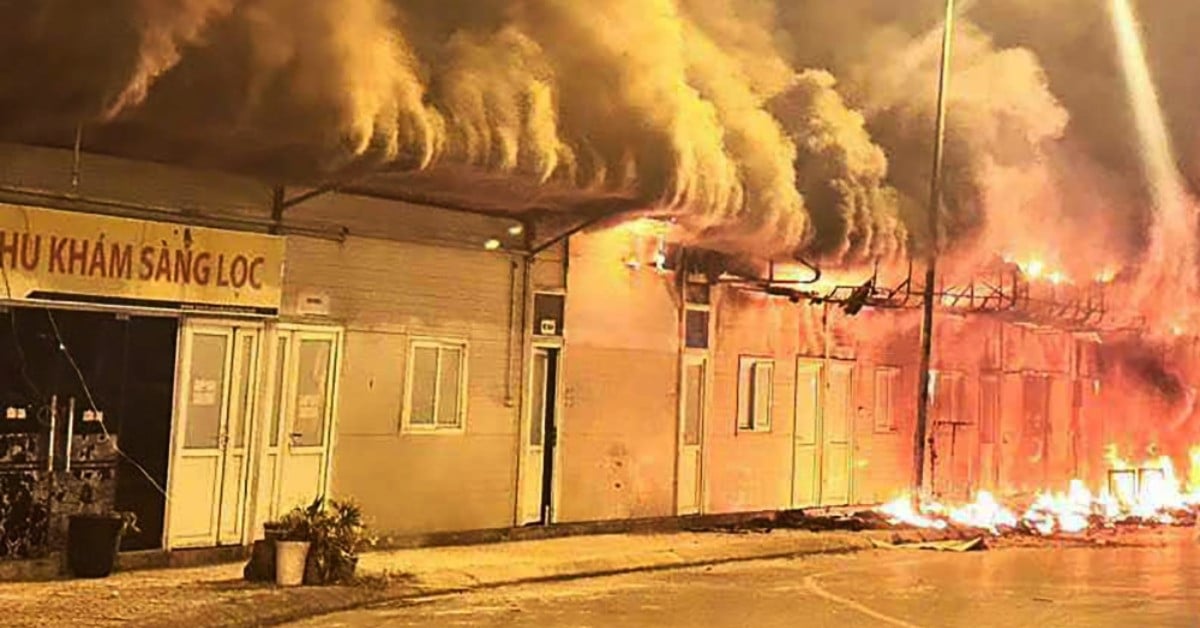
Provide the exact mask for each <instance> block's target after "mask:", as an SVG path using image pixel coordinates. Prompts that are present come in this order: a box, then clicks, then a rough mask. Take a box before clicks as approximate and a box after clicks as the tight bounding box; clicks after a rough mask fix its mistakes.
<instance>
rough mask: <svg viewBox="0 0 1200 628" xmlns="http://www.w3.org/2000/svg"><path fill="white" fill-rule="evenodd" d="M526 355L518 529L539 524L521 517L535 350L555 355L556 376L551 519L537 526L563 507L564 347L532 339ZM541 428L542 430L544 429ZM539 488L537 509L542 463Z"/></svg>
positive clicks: (553, 517)
mask: <svg viewBox="0 0 1200 628" xmlns="http://www.w3.org/2000/svg"><path fill="white" fill-rule="evenodd" d="M527 346H528V349H527V350H526V353H525V360H524V362H525V368H524V369H523V370H524V373H523V374H522V376H521V379H522V381H523V382H524V383H523V385H522V386H521V390H522V394H521V411H520V412H521V415H520V416H521V422H520V426H521V427H520V429H518V430H517V438H518V439H519V440H518V442H517V452H518V455H517V492H516V499H515V500H513V501H514V503H515V504H516V509H515V513H514V518H513V520H514V523H515V524H516V525H517V526H518V527H520V526H524V525H539V522H537V521H531V522H526V521H525V517H524V514H525V512H526V511H527V510H528V509H527V508H526V506H528V504H527V503H526V502H525V485H526V484H527V483H528V482H529V481H530V478H529V465H528V464H527V462H526V460H527V458H528V456H529V437H530V435H531V434H532V432H533V356H534V353H536V352H537V351H539V350H540V351H547V350H549V351H555V352H556V353H555V355H556V356H557V361H558V364H557V368H556V377H555V378H554V379H555V381H554V392H555V395H554V424H555V432H556V434H555V438H556V442H555V446H554V458H553V459H552V460H551V476H550V481H551V482H550V483H551V487H550V516H549V517H548V520H546V521H542V522H541V523H540V525H551V524H553V523H555V522H556V521H557V520H558V510H559V507H561V506H562V495H561V490H562V439H561V435H562V426H563V414H564V413H563V407H564V404H563V390H564V387H563V379H564V377H563V372H564V368H563V367H564V365H565V364H566V360H565V355H566V344H565V343H564V342H563V341H562V340H561V339H551V338H550V337H545V338H537V339H534V340H532V341H531V342H530V343H529V344H528V345H527ZM543 429H544V427H543ZM546 438H547V435H546V434H545V433H543V434H542V447H543V452H542V455H543V460H544V456H545V446H546ZM542 482H543V484H542V486H541V489H542V490H541V491H538V493H537V495H538V497H537V499H538V509H539V510H540V509H541V508H542V507H543V506H544V504H542V502H541V499H542V494H543V491H545V489H546V487H545V485H544V482H545V463H544V462H543V467H542Z"/></svg>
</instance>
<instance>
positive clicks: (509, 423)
mask: <svg viewBox="0 0 1200 628" xmlns="http://www.w3.org/2000/svg"><path fill="white" fill-rule="evenodd" d="M331 199H332V200H333V201H336V200H338V199H342V200H341V202H342V203H343V205H344V206H343V208H342V209H343V213H342V214H338V215H341V216H345V218H346V219H347V220H348V221H351V222H352V221H354V220H356V219H357V218H356V216H361V214H358V212H362V211H366V212H379V211H384V210H385V209H386V208H384V207H380V206H378V205H377V203H376V202H373V201H365V200H361V199H353V198H347V197H341V196H335V197H331ZM328 202H331V201H326V203H328ZM317 208H318V209H319V210H321V211H331V210H329V208H328V206H317ZM423 211H424V212H425V214H433V213H436V214H438V215H439V219H440V220H441V221H443V224H446V225H447V230H446V232H445V233H458V234H460V236H461V240H462V242H461V243H460V246H449V245H445V244H438V245H426V244H416V243H409V242H399V241H392V240H384V239H375V238H364V237H356V236H353V235H351V236H350V237H348V238H347V239H346V241H345V242H344V243H338V242H331V241H325V240H317V239H311V238H303V237H289V238H288V240H287V260H288V262H287V269H286V278H285V294H284V316H285V318H289V319H293V318H299V319H301V320H308V321H311V322H322V321H328V322H332V323H336V324H340V325H344V326H345V329H346V335H345V351H344V359H343V366H342V377H341V391H340V392H341V397H340V398H341V405H340V408H339V412H338V415H339V423H338V427H337V437H336V448H335V451H334V457H333V468H332V491H333V492H334V493H335V494H337V495H342V496H348V497H353V498H355V499H357V500H359V501H360V502H361V503H362V505H363V507H364V510H365V511H366V513H367V514H368V515H369V516H370V517H372V518H373V519H374V521H375V525H376V526H377V527H378V528H379V529H380V530H383V531H385V532H395V533H413V532H433V531H446V530H464V529H480V528H498V527H505V526H509V525H512V523H513V517H514V503H515V488H516V438H517V425H518V423H517V416H518V405H517V404H516V403H515V402H514V400H513V399H512V398H511V397H512V396H515V395H518V394H519V392H518V391H517V390H516V389H515V388H514V386H515V382H516V381H517V380H516V378H517V373H516V372H515V369H516V368H517V366H516V364H517V363H516V361H515V359H512V360H511V361H510V358H515V356H512V355H510V346H512V347H514V350H516V347H519V341H518V342H516V343H513V342H512V340H513V339H512V337H511V336H510V333H511V330H510V329H509V316H510V304H511V305H515V303H514V301H513V299H514V298H515V296H514V294H515V293H514V291H513V284H512V282H513V281H514V280H515V281H516V282H520V281H521V276H520V265H519V264H516V263H515V258H511V257H510V256H509V255H507V254H504V253H502V252H489V251H485V250H484V249H483V247H482V245H479V244H476V245H474V246H470V244H471V243H472V242H473V241H474V240H478V241H479V242H482V241H483V240H482V239H480V238H482V237H483V236H488V235H489V233H492V232H494V231H502V229H503V225H502V223H500V222H499V221H493V223H491V224H489V223H487V222H486V221H482V224H481V221H480V220H479V219H478V217H475V216H461V215H456V214H451V213H448V212H439V211H437V210H434V209H430V208H423ZM404 216H405V214H404V213H403V212H397V213H395V214H392V215H391V216H390V217H389V218H388V219H389V220H394V221H397V222H398V223H399V224H400V225H402V224H403V218H404ZM423 217H424V218H426V219H427V216H423ZM380 218H381V219H382V218H383V216H380ZM514 273H517V274H516V275H514ZM516 285H517V286H518V287H519V285H520V284H519V283H517V284H516ZM302 294H320V295H323V296H325V297H326V298H327V299H328V302H329V304H330V315H329V316H328V317H327V318H322V317H317V318H305V317H302V316H298V315H297V302H298V299H299V298H300V296H301V295H302ZM517 319H518V317H517V316H515V315H514V316H513V320H514V323H513V324H514V325H515V324H516V320H517ZM417 336H424V337H437V338H447V339H463V340H466V341H467V343H468V365H467V377H468V383H467V417H466V430H465V432H464V433H429V434H412V433H402V432H401V410H402V407H403V403H404V382H405V369H406V359H407V354H408V346H409V342H410V340H411V339H412V338H414V337H417Z"/></svg>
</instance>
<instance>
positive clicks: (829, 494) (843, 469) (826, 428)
mask: <svg viewBox="0 0 1200 628" xmlns="http://www.w3.org/2000/svg"><path fill="white" fill-rule="evenodd" d="M853 380H854V365H853V364H849V363H846V362H831V363H830V364H829V372H828V380H827V382H826V391H825V393H826V394H825V400H824V401H825V403H824V412H823V413H822V414H821V417H822V420H821V458H822V464H821V505H822V506H846V505H848V504H849V503H850V498H851V494H850V484H851V474H850V469H851V463H852V461H851V453H852V452H851V449H850V448H851V443H850V439H851V437H852V436H853V430H852V429H851V426H852V425H853V419H854V411H853V407H854V404H853V400H852V395H853V392H854V387H853V383H854V382H853Z"/></svg>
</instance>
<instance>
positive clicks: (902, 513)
mask: <svg viewBox="0 0 1200 628" xmlns="http://www.w3.org/2000/svg"><path fill="white" fill-rule="evenodd" d="M1105 458H1106V461H1107V462H1108V465H1109V469H1110V471H1109V485H1108V486H1107V487H1105V488H1103V489H1101V490H1100V491H1099V492H1093V491H1092V490H1091V489H1089V488H1088V487H1087V485H1086V484H1085V483H1084V482H1083V481H1082V480H1072V481H1071V482H1070V484H1069V485H1068V487H1067V491H1066V492H1065V493H1063V492H1058V493H1055V492H1040V493H1038V494H1037V495H1036V496H1035V497H1034V499H1033V501H1032V503H1030V504H1029V505H1028V506H1027V507H1025V508H1023V509H1020V508H1013V507H1011V506H1006V505H1004V504H1001V503H1000V502H999V501H997V499H996V497H995V496H994V495H992V494H991V493H989V492H987V491H980V492H979V493H978V494H977V495H976V497H975V499H974V501H972V502H971V503H968V504H964V505H961V506H946V505H944V504H941V503H936V502H932V503H924V504H921V506H920V508H919V509H918V508H916V507H915V506H914V500H913V499H912V498H911V497H909V496H904V497H901V498H899V499H896V500H895V501H893V502H890V503H888V504H886V505H884V506H882V507H881V508H880V509H879V512H880V513H881V514H883V515H884V516H885V517H886V518H887V520H888V522H889V523H891V524H892V525H908V526H913V527H919V528H931V529H938V530H941V529H945V528H947V527H949V526H951V525H955V526H958V527H964V528H972V529H978V530H984V531H987V532H990V533H991V534H993V535H1000V534H1004V533H1005V532H1011V531H1021V532H1026V533H1031V534H1037V535H1042V536H1048V535H1052V534H1079V533H1083V532H1087V531H1089V530H1092V529H1095V528H1108V527H1113V526H1115V525H1117V524H1120V523H1125V522H1136V523H1143V524H1157V525H1179V524H1181V523H1184V522H1186V521H1189V520H1194V518H1195V516H1196V515H1197V514H1200V490H1197V489H1198V488H1200V447H1195V448H1193V449H1192V450H1191V452H1190V463H1191V469H1190V472H1189V474H1188V483H1187V486H1186V487H1185V485H1184V483H1183V482H1182V481H1181V479H1180V478H1179V476H1178V475H1177V474H1176V472H1175V464H1174V462H1173V461H1172V460H1171V458H1170V457H1168V456H1155V457H1151V458H1150V459H1149V460H1147V461H1145V462H1143V463H1142V464H1140V465H1137V466H1134V465H1132V464H1131V463H1130V462H1129V461H1128V460H1126V459H1124V458H1122V457H1120V456H1119V455H1118V452H1117V449H1116V447H1112V446H1110V447H1109V448H1108V449H1107V451H1106V455H1105ZM1185 488H1186V490H1185ZM1017 512H1022V513H1023V514H1021V515H1020V516H1018V515H1017V514H1016V513H1017Z"/></svg>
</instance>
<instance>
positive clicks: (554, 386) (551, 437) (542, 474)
mask: <svg viewBox="0 0 1200 628" xmlns="http://www.w3.org/2000/svg"><path fill="white" fill-rule="evenodd" d="M560 351H561V349H559V348H558V347H556V346H534V348H533V354H532V360H531V362H530V369H529V404H528V407H529V412H528V415H529V423H528V425H527V426H526V430H525V432H526V436H527V437H526V439H525V447H524V454H523V456H522V458H523V460H522V461H521V463H522V464H521V468H522V472H521V513H520V515H521V517H520V518H521V524H523V525H524V524H540V525H547V524H550V523H553V522H554V514H555V513H554V506H555V503H554V489H555V477H554V471H555V469H554V461H555V452H556V450H557V447H558V380H559V355H560Z"/></svg>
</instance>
